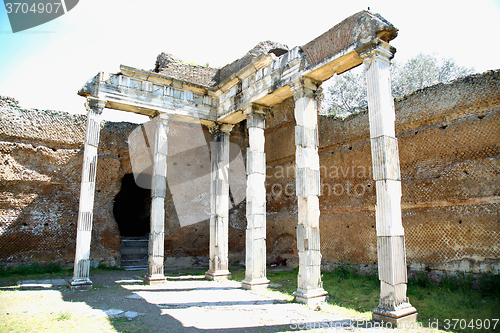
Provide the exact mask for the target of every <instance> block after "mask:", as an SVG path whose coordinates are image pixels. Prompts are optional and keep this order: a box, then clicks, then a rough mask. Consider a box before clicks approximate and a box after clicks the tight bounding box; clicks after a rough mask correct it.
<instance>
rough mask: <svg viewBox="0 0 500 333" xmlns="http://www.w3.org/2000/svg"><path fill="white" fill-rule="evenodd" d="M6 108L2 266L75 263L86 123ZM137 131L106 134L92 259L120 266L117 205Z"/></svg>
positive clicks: (116, 129)
mask: <svg viewBox="0 0 500 333" xmlns="http://www.w3.org/2000/svg"><path fill="white" fill-rule="evenodd" d="M0 103H2V105H0V262H2V263H27V262H33V261H56V262H59V263H61V264H63V265H64V264H68V263H71V262H72V261H73V260H74V253H75V240H76V222H77V216H78V200H79V193H80V178H81V170H82V161H83V138H84V136H85V123H86V117H85V116H82V115H69V114H66V113H63V112H54V111H41V110H26V109H21V108H20V107H19V105H18V104H17V103H16V102H15V101H13V100H6V99H3V100H2V101H1V102H0ZM133 128H134V126H133V125H131V124H113V123H106V124H105V125H104V128H103V130H102V133H101V142H102V144H101V145H100V151H99V163H98V172H97V186H96V200H95V209H94V228H93V233H92V237H93V241H92V253H91V257H92V258H93V259H96V260H97V261H101V262H106V263H107V264H117V263H119V257H120V256H119V251H120V238H119V233H118V230H117V228H116V223H115V222H114V218H113V209H112V208H113V198H114V196H115V195H116V194H117V193H118V191H119V190H120V180H121V177H122V176H123V174H124V172H125V170H124V168H123V167H122V165H123V164H125V165H126V164H127V161H126V159H127V156H128V153H127V146H126V143H125V142H124V141H123V140H122V139H121V138H122V137H123V136H124V135H126V133H127V132H129V131H130V130H131V129H133Z"/></svg>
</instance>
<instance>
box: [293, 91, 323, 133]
mask: <svg viewBox="0 0 500 333" xmlns="http://www.w3.org/2000/svg"><path fill="white" fill-rule="evenodd" d="M299 94H300V93H299ZM294 114H295V120H296V122H297V125H298V126H305V127H309V128H315V127H316V125H317V123H318V113H317V107H316V100H315V99H314V98H313V96H307V95H304V94H302V96H301V97H299V98H298V99H296V100H295V110H294Z"/></svg>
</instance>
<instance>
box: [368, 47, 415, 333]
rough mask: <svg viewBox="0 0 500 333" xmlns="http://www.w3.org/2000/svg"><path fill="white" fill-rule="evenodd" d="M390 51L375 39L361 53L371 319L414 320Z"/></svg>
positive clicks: (391, 49)
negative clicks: (375, 289) (373, 231)
mask: <svg viewBox="0 0 500 333" xmlns="http://www.w3.org/2000/svg"><path fill="white" fill-rule="evenodd" d="M394 53H395V49H394V48H393V47H391V46H390V45H389V44H388V43H386V42H384V41H382V40H377V41H375V42H374V43H373V44H372V45H370V46H369V47H368V48H367V49H366V50H364V51H363V52H362V53H361V54H360V55H361V56H362V57H363V59H364V67H365V75H366V82H367V88H368V113H369V118H370V141H371V151H372V167H373V179H374V180H375V185H376V193H377V203H376V206H375V213H376V226H377V256H378V275H379V279H380V302H379V306H378V308H376V309H374V310H373V319H374V320H377V321H382V320H383V321H385V322H388V321H389V322H392V324H393V325H397V324H398V323H400V322H405V321H414V320H416V318H417V310H416V309H415V308H414V307H413V306H411V304H410V303H409V301H408V298H407V297H406V284H407V272H406V252H405V237H404V230H403V224H402V221H401V177H400V170H399V153H398V143H397V140H396V134H395V128H394V122H395V110H394V100H393V97H392V94H391V77H390V65H391V59H392V57H393V56H394Z"/></svg>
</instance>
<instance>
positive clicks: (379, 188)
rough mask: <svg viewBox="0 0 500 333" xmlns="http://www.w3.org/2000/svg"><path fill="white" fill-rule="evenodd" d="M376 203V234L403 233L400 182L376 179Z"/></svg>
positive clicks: (397, 234)
mask: <svg viewBox="0 0 500 333" xmlns="http://www.w3.org/2000/svg"><path fill="white" fill-rule="evenodd" d="M375 186H376V193H377V204H376V205H375V212H376V216H375V220H376V225H377V236H402V235H404V229H403V223H402V221H401V182H400V181H397V180H378V181H376V182H375Z"/></svg>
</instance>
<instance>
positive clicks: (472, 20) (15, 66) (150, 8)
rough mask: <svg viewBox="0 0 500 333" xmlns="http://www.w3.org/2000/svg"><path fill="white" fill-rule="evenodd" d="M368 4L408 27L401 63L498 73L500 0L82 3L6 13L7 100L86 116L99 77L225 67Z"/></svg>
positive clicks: (297, 41)
mask: <svg viewBox="0 0 500 333" xmlns="http://www.w3.org/2000/svg"><path fill="white" fill-rule="evenodd" d="M242 4H243V5H242ZM368 7H370V9H371V11H372V12H375V13H380V14H381V15H382V16H384V17H385V18H386V19H387V20H388V21H390V22H391V23H393V24H394V25H395V26H396V27H397V28H398V29H399V30H400V32H399V36H398V37H397V38H396V39H395V40H394V41H393V42H391V44H392V45H393V46H395V47H396V48H397V49H398V52H397V54H396V57H395V60H397V61H400V62H404V61H406V60H407V59H409V58H411V57H414V56H416V55H417V54H418V53H420V52H422V53H426V54H436V55H438V56H439V57H447V58H448V57H452V58H454V59H455V60H456V61H457V63H458V64H459V65H462V66H467V67H474V68H475V69H476V71H478V72H483V71H485V70H488V69H498V68H500V57H499V56H498V54H499V51H500V44H499V43H498V38H499V37H498V35H499V34H500V0H475V1H456V0H455V1H446V0H433V1H428V0H421V1H412V2H406V1H401V0H399V1H389V0H387V1H374V0H371V1H364V0H359V1H357V0H353V1H349V2H345V1H342V2H339V1H333V0H328V1H314V0H310V1H285V2H277V1H261V0H255V1H251V2H250V1H249V2H237V1H206V0H205V1H182V2H181V1H175V2H173V1H153V0H143V1H132V0H80V2H79V3H78V5H77V6H76V7H75V8H74V9H73V10H71V11H69V12H68V13H67V14H65V15H63V16H62V17H60V18H57V19H55V20H53V21H51V22H48V23H46V24H43V25H40V26H38V27H35V28H32V29H29V30H26V31H24V32H18V33H15V34H13V33H12V31H11V28H10V24H9V21H8V17H7V14H6V11H5V9H4V8H3V7H0V95H4V96H5V95H6V96H11V97H14V98H16V99H18V100H19V101H20V103H21V105H22V106H23V107H27V108H39V109H53V110H59V111H67V112H70V113H84V112H85V110H84V107H83V103H84V99H83V98H82V97H79V96H77V94H76V93H77V91H78V89H79V88H80V87H81V86H82V85H83V84H84V83H85V82H86V81H87V79H89V78H91V77H92V76H94V75H95V74H96V73H97V72H99V71H106V72H118V71H119V66H120V64H124V65H128V66H132V67H138V68H143V69H152V68H153V67H154V64H155V60H156V56H157V54H158V53H160V52H169V53H172V54H174V55H176V56H177V57H179V58H180V59H182V60H184V61H187V62H195V63H199V64H203V65H204V64H206V63H207V62H208V63H210V65H211V66H214V67H220V66H223V65H225V64H227V63H229V62H231V61H233V60H235V59H237V58H239V57H241V56H243V55H244V54H245V53H246V52H247V51H248V50H250V49H251V48H252V47H253V46H254V45H256V44H257V43H258V42H260V41H263V40H274V41H279V42H282V43H284V44H287V45H288V46H289V47H293V46H297V45H303V44H305V43H307V42H308V41H310V40H312V39H314V38H315V37H317V36H318V35H320V34H322V33H323V32H325V31H327V30H328V29H330V28H331V27H333V26H334V25H335V24H337V23H338V22H340V21H342V20H343V19H344V18H346V17H348V16H350V15H352V14H354V13H356V12H358V11H360V10H364V9H367V8H368ZM104 116H105V118H108V119H113V120H115V121H116V120H121V119H124V120H125V119H129V118H128V117H125V116H124V113H123V112H121V113H119V112H113V111H109V110H106V111H105V114H104Z"/></svg>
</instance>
